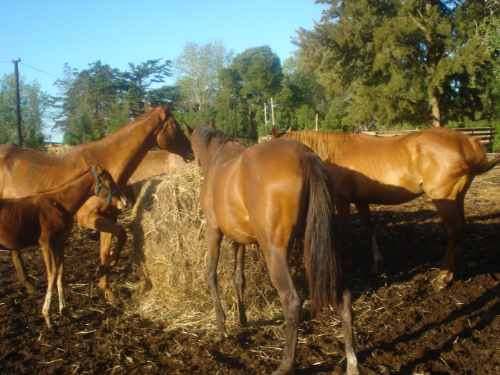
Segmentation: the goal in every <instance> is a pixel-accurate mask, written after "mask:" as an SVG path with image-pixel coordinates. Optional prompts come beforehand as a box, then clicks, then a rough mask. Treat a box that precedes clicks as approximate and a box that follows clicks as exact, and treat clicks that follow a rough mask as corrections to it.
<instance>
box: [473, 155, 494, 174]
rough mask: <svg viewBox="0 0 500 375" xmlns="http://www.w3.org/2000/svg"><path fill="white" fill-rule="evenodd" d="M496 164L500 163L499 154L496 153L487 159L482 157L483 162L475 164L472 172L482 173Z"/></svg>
mask: <svg viewBox="0 0 500 375" xmlns="http://www.w3.org/2000/svg"><path fill="white" fill-rule="evenodd" d="M497 164H500V155H497V156H496V157H495V158H493V159H491V160H489V161H488V160H487V159H486V157H485V158H484V160H483V162H482V163H481V164H480V165H479V166H477V167H476V168H475V170H474V174H476V175H477V174H483V173H486V172H488V171H489V170H491V169H493V168H494V167H495V166H496V165H497Z"/></svg>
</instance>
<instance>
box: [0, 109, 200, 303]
mask: <svg viewBox="0 0 500 375" xmlns="http://www.w3.org/2000/svg"><path fill="white" fill-rule="evenodd" d="M154 145H158V146H159V147H160V148H163V149H166V150H168V151H170V152H173V153H176V154H179V155H181V156H182V157H183V158H185V159H191V158H192V150H191V145H190V143H189V140H188V139H187V137H186V136H185V134H184V133H183V132H182V130H181V127H180V125H179V124H178V123H177V121H176V120H175V118H174V116H173V115H172V113H171V111H170V110H169V109H168V108H163V107H157V108H154V109H152V110H150V111H149V112H147V113H146V114H144V115H142V116H141V117H139V118H138V119H136V120H135V121H133V122H132V123H130V124H128V125H127V126H125V127H123V128H121V129H119V130H117V131H116V132H114V133H112V134H110V135H108V136H107V137H105V138H103V139H101V140H99V141H95V142H91V143H88V144H84V145H80V146H77V147H74V148H72V149H71V150H70V151H68V152H67V153H65V154H64V155H62V156H57V155H50V154H47V153H43V152H40V151H36V150H29V149H21V148H18V147H16V146H13V145H1V146H0V198H21V197H24V196H29V195H33V194H36V193H38V192H40V191H46V190H49V189H54V188H56V187H58V186H61V184H64V183H66V182H68V181H71V180H72V179H74V178H75V177H76V176H79V175H81V174H82V173H83V171H85V170H87V169H88V166H89V165H91V164H97V165H101V166H102V167H103V168H105V169H106V170H108V171H109V173H110V174H111V176H112V177H113V179H114V180H115V181H116V182H117V184H118V185H119V186H120V187H124V186H125V184H126V182H127V180H128V179H129V177H130V176H131V175H132V173H133V172H134V170H135V169H136V168H137V166H138V165H139V163H140V162H141V160H142V159H143V158H144V156H145V155H146V153H147V151H148V150H149V149H150V148H151V147H153V146H154ZM77 220H78V223H79V224H80V225H81V226H83V227H85V228H90V229H95V230H97V231H99V232H101V246H100V247H101V248H100V258H101V269H102V270H105V271H106V270H108V269H109V259H110V249H111V239H112V237H111V235H113V234H114V235H116V236H117V237H118V242H117V244H116V246H115V249H117V250H116V253H117V254H118V253H119V249H120V248H121V247H122V246H123V244H124V243H125V239H126V236H125V231H124V230H123V228H121V227H120V226H119V225H117V224H116V214H115V213H114V212H113V210H111V212H110V210H102V202H100V201H99V199H97V198H95V199H94V198H93V199H91V200H90V201H89V202H88V203H86V204H85V205H84V206H83V207H82V208H81V209H80V210H79V212H78V215H77ZM12 259H13V261H14V262H15V263H17V264H21V265H22V263H21V258H20V257H19V254H18V253H17V252H15V251H13V252H12ZM19 269H21V270H22V269H23V267H22V266H20V267H19ZM107 274H108V272H104V273H103V275H102V276H101V277H100V280H99V286H100V287H101V288H102V289H103V290H104V293H105V296H106V298H108V300H111V301H113V294H112V292H111V289H110V288H109V285H108V279H107ZM18 278H19V279H20V281H21V283H22V284H23V285H25V286H26V288H28V290H32V286H31V284H30V283H29V282H28V281H27V279H26V275H25V274H24V271H22V272H21V273H19V274H18Z"/></svg>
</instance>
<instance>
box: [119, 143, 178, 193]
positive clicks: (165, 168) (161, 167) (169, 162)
mask: <svg viewBox="0 0 500 375" xmlns="http://www.w3.org/2000/svg"><path fill="white" fill-rule="evenodd" d="M185 163H186V162H185V161H184V159H182V157H180V156H179V155H177V154H173V153H171V152H168V151H165V150H151V151H148V153H147V154H146V156H145V157H144V159H142V161H141V164H139V165H138V166H137V168H136V170H135V171H134V173H133V174H132V176H130V178H129V180H128V184H129V185H133V184H136V183H138V182H143V181H144V180H147V179H148V178H151V177H154V176H158V175H161V174H164V173H168V172H170V171H172V170H174V169H175V168H177V167H179V166H181V165H184V164H185Z"/></svg>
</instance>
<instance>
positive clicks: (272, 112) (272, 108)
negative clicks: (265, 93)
mask: <svg viewBox="0 0 500 375" xmlns="http://www.w3.org/2000/svg"><path fill="white" fill-rule="evenodd" d="M271 123H272V124H273V128H274V125H275V121H274V102H273V98H272V97H271Z"/></svg>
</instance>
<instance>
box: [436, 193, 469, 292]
mask: <svg viewBox="0 0 500 375" xmlns="http://www.w3.org/2000/svg"><path fill="white" fill-rule="evenodd" d="M433 202H434V205H435V206H436V208H437V211H438V214H439V216H440V217H441V219H442V220H443V224H444V226H445V227H446V231H447V233H448V244H447V247H446V253H445V255H444V258H443V262H442V267H441V268H442V269H441V272H440V275H439V276H438V278H437V279H436V283H435V284H436V287H437V288H438V289H442V288H444V287H446V286H447V285H448V284H449V283H450V282H451V281H452V280H453V277H454V273H455V271H456V266H457V265H456V263H457V259H456V258H457V254H456V249H457V244H458V242H459V240H460V237H461V234H462V230H463V222H464V220H463V217H462V213H461V211H460V205H459V204H457V201H456V200H447V199H436V200H434V201H433Z"/></svg>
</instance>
